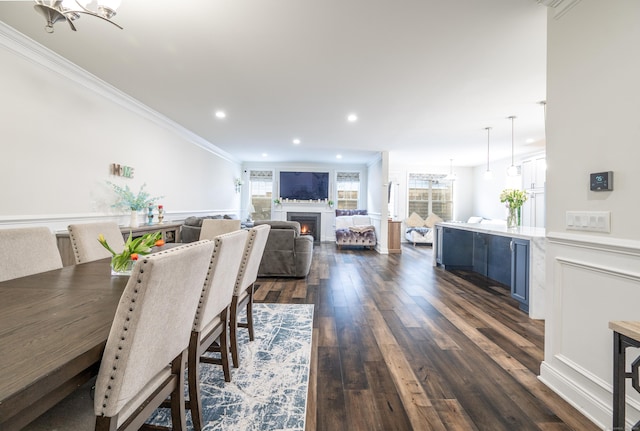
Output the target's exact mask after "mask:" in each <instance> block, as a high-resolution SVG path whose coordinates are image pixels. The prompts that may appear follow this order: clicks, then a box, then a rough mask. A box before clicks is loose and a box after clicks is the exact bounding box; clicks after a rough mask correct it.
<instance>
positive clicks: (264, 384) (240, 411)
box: [150, 304, 313, 431]
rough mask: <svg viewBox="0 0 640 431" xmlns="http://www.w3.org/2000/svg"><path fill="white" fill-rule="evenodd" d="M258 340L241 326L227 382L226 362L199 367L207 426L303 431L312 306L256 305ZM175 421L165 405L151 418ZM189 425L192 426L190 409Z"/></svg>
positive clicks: (215, 430)
mask: <svg viewBox="0 0 640 431" xmlns="http://www.w3.org/2000/svg"><path fill="white" fill-rule="evenodd" d="M253 319H254V328H255V340H254V341H252V342H249V336H248V333H247V330H246V329H239V330H238V337H239V342H238V345H239V347H240V349H239V355H240V367H239V368H232V369H231V382H229V383H225V381H224V376H223V374H222V367H220V366H219V365H210V364H202V365H201V366H200V380H201V385H200V391H201V395H202V410H203V420H204V428H203V430H204V431H231V430H233V431H236V430H265V431H266V430H291V431H293V430H299V431H303V430H304V426H305V416H306V407H307V389H308V384H309V364H310V359H311V335H312V331H313V305H310V304H254V305H253ZM150 422H151V423H155V424H158V425H169V424H170V423H171V419H170V413H169V411H168V410H167V409H159V410H157V411H156V413H155V414H154V416H153V419H152V420H151V421H150ZM187 426H188V429H190V430H192V429H193V425H192V423H191V416H190V413H187Z"/></svg>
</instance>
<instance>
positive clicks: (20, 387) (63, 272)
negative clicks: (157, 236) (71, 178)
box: [0, 259, 128, 430]
mask: <svg viewBox="0 0 640 431" xmlns="http://www.w3.org/2000/svg"><path fill="white" fill-rule="evenodd" d="M127 281H128V277H121V276H111V270H110V267H109V259H104V260H100V261H96V262H89V263H85V264H82V265H74V266H68V267H64V268H62V269H59V270H54V271H48V272H44V273H40V274H36V275H31V276H28V277H22V278H17V279H14V280H7V281H3V282H0V429H2V430H4V429H20V428H21V427H23V426H24V425H25V424H26V423H28V422H29V421H31V420H33V419H34V418H35V417H37V416H39V415H40V414H41V413H42V412H44V411H45V410H47V409H48V408H50V407H51V406H53V405H54V404H55V403H56V402H57V401H59V400H60V399H62V398H64V397H65V396H66V395H67V394H68V393H70V392H71V391H72V390H73V389H74V388H75V387H76V386H77V385H78V384H81V383H82V382H84V381H86V379H88V378H89V377H90V376H91V374H95V372H96V371H97V364H99V362H100V360H101V358H102V351H103V349H104V345H105V343H106V340H107V337H108V335H109V330H110V328H111V323H112V322H113V316H114V315H115V311H116V308H117V306H118V302H119V300H120V296H121V295H122V292H123V290H124V287H125V286H126V283H127Z"/></svg>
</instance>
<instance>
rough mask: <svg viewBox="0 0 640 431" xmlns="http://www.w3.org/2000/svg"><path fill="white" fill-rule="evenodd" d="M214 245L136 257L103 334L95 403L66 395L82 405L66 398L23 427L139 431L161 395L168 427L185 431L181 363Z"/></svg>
mask: <svg viewBox="0 0 640 431" xmlns="http://www.w3.org/2000/svg"><path fill="white" fill-rule="evenodd" d="M213 247H214V244H213V242H211V241H199V242H194V243H190V244H185V245H183V246H179V247H175V248H171V249H168V250H164V251H161V252H158V253H153V254H150V255H148V256H145V257H144V258H143V259H140V260H138V261H137V262H136V264H135V266H134V268H133V273H132V275H131V277H130V278H129V281H128V283H127V285H126V287H125V289H124V292H123V293H122V297H121V299H120V303H119V305H118V308H117V310H116V314H115V317H114V320H113V324H112V326H111V330H110V332H109V337H108V339H107V344H106V346H105V349H104V353H103V355H102V362H101V363H100V371H99V372H98V376H97V379H96V383H95V394H94V400H93V402H92V403H91V402H90V400H89V399H88V398H89V397H87V396H84V397H82V396H77V395H76V393H73V394H71V395H70V396H69V397H68V399H69V398H71V399H74V400H75V399H77V400H78V402H79V403H80V405H70V404H69V403H65V401H67V399H65V400H63V401H62V402H61V403H59V404H58V405H56V406H55V407H54V408H53V409H51V410H49V411H47V412H46V413H45V414H43V415H42V416H40V417H39V418H38V419H36V420H35V421H34V422H32V423H31V424H29V425H28V426H27V427H26V428H25V430H27V431H36V430H37V431H41V430H42V431H44V430H51V429H54V428H55V429H60V430H71V429H78V430H80V429H82V430H91V429H95V430H96V431H98V430H99V431H102V430H138V429H139V428H140V427H141V426H142V425H143V424H144V423H145V421H146V420H147V419H148V418H149V416H150V415H151V414H152V413H153V411H154V410H155V409H156V408H157V407H159V406H161V405H162V404H163V402H164V401H165V399H167V397H170V401H169V404H170V407H171V423H172V428H173V429H174V430H180V431H182V430H186V414H185V380H184V376H185V369H184V364H185V363H186V361H187V355H188V347H189V338H190V333H191V328H192V327H193V320H194V316H195V314H196V308H197V306H198V303H199V301H200V295H201V292H202V288H203V285H204V281H205V278H206V276H207V272H208V270H209V265H210V262H211V254H212V252H213ZM84 388H85V386H83V387H81V388H80V389H84ZM76 392H77V391H76ZM74 396H75V397H74ZM83 400H84V404H82V401H83ZM91 404H93V409H91ZM87 410H92V411H93V413H94V415H89V414H87ZM79 418H80V419H83V420H85V422H83V423H79V422H78V419H79ZM85 418H86V419H85ZM52 424H55V427H54V426H52ZM94 426H95V428H94ZM154 429H157V428H154Z"/></svg>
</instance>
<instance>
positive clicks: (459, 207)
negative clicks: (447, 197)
mask: <svg viewBox="0 0 640 431" xmlns="http://www.w3.org/2000/svg"><path fill="white" fill-rule="evenodd" d="M450 170H451V167H450V166H437V165H417V164H407V163H403V162H399V161H394V160H393V153H391V157H390V162H389V179H390V180H391V181H393V183H394V186H393V187H394V192H395V193H396V195H395V197H396V199H395V208H394V209H393V211H392V216H394V217H396V218H398V219H400V220H404V219H405V218H407V217H409V216H410V215H411V214H407V212H408V196H407V183H408V180H409V174H410V173H424V174H443V175H447V174H448V173H449V171H450ZM473 172H474V168H467V167H456V166H454V167H453V173H455V174H456V176H457V179H456V180H455V181H454V184H453V219H454V220H465V221H466V220H467V219H468V218H469V217H471V216H472V215H474V214H473V212H474V204H473V202H474V177H473Z"/></svg>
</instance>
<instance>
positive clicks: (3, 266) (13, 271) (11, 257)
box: [0, 227, 62, 281]
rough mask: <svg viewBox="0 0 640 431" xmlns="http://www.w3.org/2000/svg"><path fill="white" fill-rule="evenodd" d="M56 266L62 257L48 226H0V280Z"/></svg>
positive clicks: (59, 265) (43, 270) (59, 263)
mask: <svg viewBox="0 0 640 431" xmlns="http://www.w3.org/2000/svg"><path fill="white" fill-rule="evenodd" d="M58 268H62V258H61V257H60V251H59V250H58V245H57V244H56V237H55V235H54V234H53V233H51V231H50V230H49V228H47V227H29V228H19V229H0V281H4V280H11V279H13V278H19V277H25V276H27V275H31V274H37V273H39V272H45V271H51V270H52V269H58Z"/></svg>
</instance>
